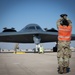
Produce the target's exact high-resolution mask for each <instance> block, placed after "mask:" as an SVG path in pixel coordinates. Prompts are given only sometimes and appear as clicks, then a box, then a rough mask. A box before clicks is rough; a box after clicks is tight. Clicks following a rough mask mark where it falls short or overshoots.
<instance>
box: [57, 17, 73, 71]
mask: <svg viewBox="0 0 75 75" xmlns="http://www.w3.org/2000/svg"><path fill="white" fill-rule="evenodd" d="M61 20H62V18H60V19H59V20H58V21H57V28H58V26H59V25H60V21H61ZM67 20H68V22H69V25H71V26H72V22H71V21H70V20H69V19H68V18H67ZM70 43H71V41H58V49H57V59H58V67H63V68H64V67H68V68H69V58H71V49H70ZM62 72H63V71H62Z"/></svg>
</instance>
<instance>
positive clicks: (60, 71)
mask: <svg viewBox="0 0 75 75" xmlns="http://www.w3.org/2000/svg"><path fill="white" fill-rule="evenodd" d="M58 73H59V74H63V67H62V66H60V67H59V68H58Z"/></svg>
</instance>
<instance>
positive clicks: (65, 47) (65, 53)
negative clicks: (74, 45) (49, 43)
mask: <svg viewBox="0 0 75 75" xmlns="http://www.w3.org/2000/svg"><path fill="white" fill-rule="evenodd" d="M70 58H71V49H70V42H66V41H58V50H57V59H58V67H59V66H62V67H69V59H70Z"/></svg>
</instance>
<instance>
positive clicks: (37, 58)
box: [0, 52, 75, 75]
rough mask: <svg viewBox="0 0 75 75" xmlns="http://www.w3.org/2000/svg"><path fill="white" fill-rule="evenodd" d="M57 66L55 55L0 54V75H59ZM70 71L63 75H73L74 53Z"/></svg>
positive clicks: (73, 53) (74, 65)
mask: <svg viewBox="0 0 75 75" xmlns="http://www.w3.org/2000/svg"><path fill="white" fill-rule="evenodd" d="M57 65H58V64H57V53H44V54H38V53H35V54H34V53H25V54H12V53H0V75H60V74H58V72H57ZM70 69H71V72H69V73H67V74H63V75H75V52H72V58H71V59H70Z"/></svg>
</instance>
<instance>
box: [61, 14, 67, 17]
mask: <svg viewBox="0 0 75 75" xmlns="http://www.w3.org/2000/svg"><path fill="white" fill-rule="evenodd" d="M63 16H68V15H67V14H61V15H60V17H63Z"/></svg>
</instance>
